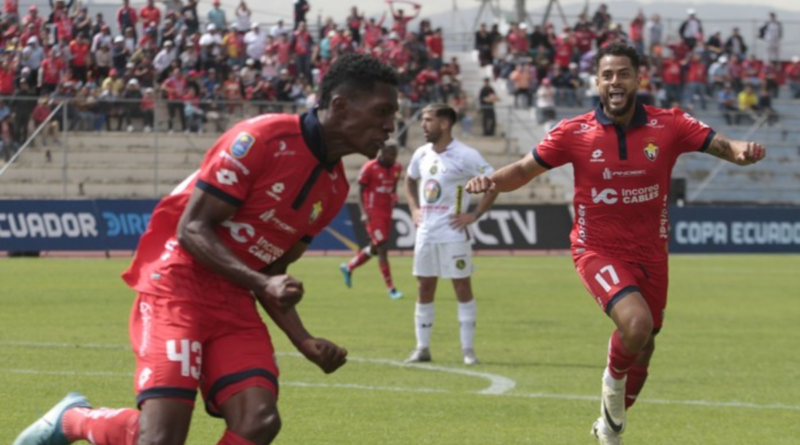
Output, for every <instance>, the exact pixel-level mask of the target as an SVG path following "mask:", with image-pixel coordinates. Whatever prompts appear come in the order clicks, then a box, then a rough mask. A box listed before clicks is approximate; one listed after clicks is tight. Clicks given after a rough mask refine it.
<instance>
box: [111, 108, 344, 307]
mask: <svg viewBox="0 0 800 445" xmlns="http://www.w3.org/2000/svg"><path fill="white" fill-rule="evenodd" d="M321 134H322V128H321V127H320V124H319V121H318V120H317V116H316V115H315V114H314V113H306V114H303V115H302V116H296V115H281V114H266V115H261V116H257V117H254V118H252V119H249V120H246V121H243V122H241V123H239V124H237V125H236V126H234V127H233V128H232V129H230V130H228V131H227V132H226V133H225V134H223V135H222V137H220V138H219V140H218V141H217V142H216V144H215V145H214V146H213V147H212V148H211V149H210V150H209V151H208V153H207V154H206V157H205V159H204V160H203V163H202V165H201V166H200V170H198V171H197V172H195V173H194V174H192V175H191V176H190V177H189V178H187V179H186V180H185V181H183V183H181V184H180V185H179V186H178V187H177V188H176V189H175V190H174V191H173V192H172V194H170V195H169V196H167V197H165V198H164V199H162V200H161V202H160V203H159V204H158V206H157V207H156V209H155V210H154V211H153V215H152V217H151V220H150V223H149V225H148V228H147V231H146V232H145V234H144V235H142V238H141V240H140V241H139V246H138V248H137V251H136V256H135V258H134V260H133V263H132V264H131V266H130V268H129V269H128V270H127V271H126V272H125V273H124V274H123V279H124V280H125V282H126V283H128V285H129V286H130V287H131V288H133V289H134V290H136V291H139V292H143V293H149V294H153V295H159V296H163V297H170V298H180V299H187V298H198V296H200V295H202V296H203V298H204V299H205V298H214V297H216V298H217V299H219V298H225V296H232V295H237V296H249V295H250V293H249V290H247V289H244V288H242V287H240V286H239V285H236V284H234V283H231V282H230V281H228V280H226V279H225V278H223V277H221V276H220V275H219V274H217V273H216V272H213V271H211V270H209V269H207V268H206V267H205V266H203V265H202V264H201V263H200V262H199V261H197V260H196V259H195V258H194V257H192V256H191V255H190V254H189V253H187V252H186V251H184V250H183V249H182V248H181V246H180V245H179V244H178V241H177V239H176V230H177V227H178V221H179V219H180V217H181V215H182V214H183V211H184V209H185V208H186V204H187V203H188V201H189V197H190V196H191V195H192V192H193V191H194V189H195V188H199V189H201V190H203V191H205V192H206V193H209V194H212V195H214V196H215V197H217V198H218V199H221V200H223V201H225V202H227V203H229V204H231V205H234V206H236V207H237V211H236V213H235V214H234V215H233V217H231V218H230V219H229V220H227V221H225V222H223V223H222V224H220V225H219V226H217V228H216V233H217V236H219V239H220V241H221V242H222V243H223V244H225V246H227V247H228V248H229V249H230V250H231V251H232V252H233V253H234V254H235V255H236V256H237V257H238V258H239V259H241V260H242V261H243V262H244V263H245V264H247V265H248V266H249V267H251V268H253V269H255V270H260V269H262V268H263V267H265V266H267V265H269V264H271V263H272V262H273V261H275V260H276V259H278V258H280V257H281V256H283V254H284V253H285V252H286V251H287V250H289V249H290V248H291V247H292V246H294V245H295V244H297V243H298V242H300V241H303V242H310V238H311V237H313V236H314V235H316V234H318V233H319V232H320V231H322V229H324V228H325V227H326V226H327V225H328V223H329V222H330V221H331V220H332V219H333V218H334V217H335V216H336V214H337V213H339V210H340V209H341V208H342V206H343V205H344V202H345V199H346V198H347V192H348V190H349V185H348V182H347V178H346V177H345V171H344V166H343V164H342V162H341V161H339V162H337V163H333V164H326V163H324V162H323V161H322V159H324V156H325V146H324V144H323V142H322V139H321Z"/></svg>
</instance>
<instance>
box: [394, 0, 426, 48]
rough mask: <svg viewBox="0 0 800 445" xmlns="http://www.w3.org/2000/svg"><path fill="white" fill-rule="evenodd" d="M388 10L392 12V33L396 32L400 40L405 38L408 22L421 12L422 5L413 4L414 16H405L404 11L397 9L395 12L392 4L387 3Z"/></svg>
mask: <svg viewBox="0 0 800 445" xmlns="http://www.w3.org/2000/svg"><path fill="white" fill-rule="evenodd" d="M389 9H390V10H391V12H392V18H394V23H393V24H392V31H394V32H396V33H397V35H398V36H399V37H400V39H401V40H402V39H404V38H405V36H406V28H407V27H408V22H410V21H412V20H414V19H415V18H417V16H418V15H419V13H420V10H422V5H420V4H418V3H415V4H414V15H412V16H406V15H405V11H403V10H402V9H398V10H397V11H395V9H394V2H391V1H390V2H389Z"/></svg>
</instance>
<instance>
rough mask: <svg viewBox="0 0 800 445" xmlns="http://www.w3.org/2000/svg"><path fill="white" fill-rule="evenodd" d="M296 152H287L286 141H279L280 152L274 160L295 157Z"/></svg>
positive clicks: (274, 156) (275, 155)
mask: <svg viewBox="0 0 800 445" xmlns="http://www.w3.org/2000/svg"><path fill="white" fill-rule="evenodd" d="M294 154H295V151H294V150H287V149H286V141H279V142H278V151H276V152H275V154H274V155H272V157H273V158H277V157H278V156H294Z"/></svg>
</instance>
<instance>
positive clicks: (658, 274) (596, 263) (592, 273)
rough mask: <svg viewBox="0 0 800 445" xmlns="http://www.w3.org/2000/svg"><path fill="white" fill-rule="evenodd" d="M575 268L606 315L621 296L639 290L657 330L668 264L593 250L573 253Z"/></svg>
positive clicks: (662, 315) (665, 290)
mask: <svg viewBox="0 0 800 445" xmlns="http://www.w3.org/2000/svg"><path fill="white" fill-rule="evenodd" d="M573 260H574V261H575V268H576V269H577V271H578V275H580V277H581V280H582V281H583V285H584V286H585V287H586V290H588V291H589V293H590V294H592V297H594V299H595V301H597V304H599V305H600V307H601V308H603V311H605V313H606V314H611V309H612V308H613V307H614V304H616V303H617V301H619V300H620V299H621V298H622V297H624V296H625V295H627V294H629V293H632V292H639V293H641V294H642V296H643V297H644V299H645V301H646V302H647V305H648V306H649V307H650V314H651V315H652V316H653V328H654V330H655V331H656V332H658V331H659V330H660V329H661V325H662V324H663V323H664V310H665V309H666V307H667V287H668V285H669V278H668V263H667V262H666V261H664V262H663V263H662V262H657V263H633V262H628V261H622V260H617V259H613V258H610V257H606V256H603V255H602V254H599V253H596V252H591V251H589V252H584V253H580V254H574V255H573Z"/></svg>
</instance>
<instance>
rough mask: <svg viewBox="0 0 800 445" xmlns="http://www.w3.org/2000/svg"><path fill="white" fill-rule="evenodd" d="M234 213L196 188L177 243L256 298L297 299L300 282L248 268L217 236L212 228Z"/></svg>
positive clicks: (284, 302) (284, 304)
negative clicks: (248, 290)
mask: <svg viewBox="0 0 800 445" xmlns="http://www.w3.org/2000/svg"><path fill="white" fill-rule="evenodd" d="M235 213H236V207H235V206H232V205H230V204H228V203H227V202H225V201H223V200H221V199H219V198H217V197H215V196H213V195H211V194H208V193H206V192H204V191H202V190H200V189H199V188H196V189H195V190H194V192H193V193H192V197H191V198H190V199H189V203H188V204H187V205H186V210H184V212H183V215H182V216H181V219H180V222H179V223H178V233H177V237H178V243H180V245H181V247H182V248H183V249H185V250H186V251H187V252H189V254H191V255H192V256H193V257H194V258H195V259H197V260H198V261H200V262H201V263H202V264H203V265H204V266H206V267H208V268H209V269H211V270H213V271H215V272H217V273H219V274H220V275H222V276H223V277H225V278H226V279H228V280H230V281H231V282H233V283H236V284H238V285H240V286H243V287H246V288H248V289H250V290H251V291H253V293H254V294H256V295H257V296H259V297H260V298H261V297H265V298H271V299H275V302H276V304H277V305H278V306H279V307H281V308H283V309H288V308H290V307H292V306H294V305H295V304H297V303H299V302H300V299H301V298H302V297H303V285H302V283H300V282H298V281H297V280H294V279H293V278H291V277H289V276H286V275H273V276H267V275H264V274H261V273H259V272H258V271H256V270H253V269H251V268H250V267H248V266H247V265H246V264H245V263H244V262H242V261H241V260H240V259H239V258H238V257H237V256H236V255H235V254H234V253H233V252H231V250H230V249H229V248H228V247H227V246H226V245H225V244H224V243H223V242H222V241H221V240H220V239H219V237H217V233H216V232H215V228H216V227H217V226H218V225H219V224H221V223H223V222H225V221H226V220H228V219H230V218H231V217H232V216H233V215H234V214H235Z"/></svg>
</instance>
